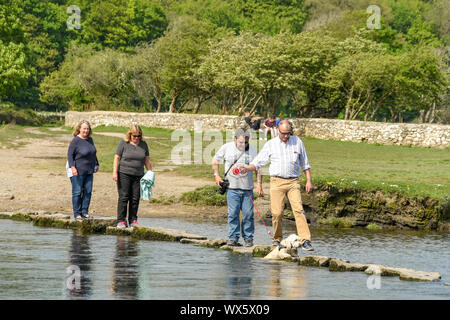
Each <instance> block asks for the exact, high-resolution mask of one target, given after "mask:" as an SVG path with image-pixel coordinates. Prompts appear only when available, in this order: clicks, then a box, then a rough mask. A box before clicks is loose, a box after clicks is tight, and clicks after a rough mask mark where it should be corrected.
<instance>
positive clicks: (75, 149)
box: [67, 120, 99, 220]
mask: <svg viewBox="0 0 450 320" xmlns="http://www.w3.org/2000/svg"><path fill="white" fill-rule="evenodd" d="M72 135H73V136H74V138H73V139H72V141H71V142H70V145H69V150H68V151H67V162H68V168H69V173H70V175H69V176H70V182H71V183H72V206H73V216H74V218H75V220H83V219H85V218H90V216H89V204H90V203H91V195H92V185H93V182H94V173H95V172H97V171H98V167H99V164H98V159H97V149H96V148H95V145H94V140H92V138H91V135H92V129H91V125H90V124H89V122H88V121H86V120H82V121H80V122H79V123H78V124H77V126H76V127H75V129H74V131H73V133H72Z"/></svg>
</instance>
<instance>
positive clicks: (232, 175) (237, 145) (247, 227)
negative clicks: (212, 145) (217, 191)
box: [211, 128, 263, 247]
mask: <svg viewBox="0 0 450 320" xmlns="http://www.w3.org/2000/svg"><path fill="white" fill-rule="evenodd" d="M249 139H250V132H248V131H246V130H245V129H242V128H239V129H237V130H236V132H235V134H234V141H232V142H228V143H226V144H224V145H223V146H222V147H221V148H220V149H219V150H218V151H217V153H216V154H215V155H214V157H213V158H212V162H211V163H212V168H213V170H214V179H215V181H216V184H217V186H219V187H220V186H221V183H223V182H224V181H223V180H224V179H225V178H226V179H227V180H228V181H229V186H228V189H227V191H226V194H227V205H228V242H227V244H228V245H229V246H239V245H240V244H239V237H240V236H241V230H242V237H243V238H244V246H246V247H252V246H253V235H254V232H255V222H254V213H253V203H252V201H253V176H252V174H251V173H250V174H248V173H239V171H238V170H237V171H236V169H238V167H239V165H244V164H247V165H248V164H250V162H251V161H252V160H253V159H254V158H255V157H256V155H257V151H256V149H255V148H254V147H253V146H250V145H249ZM219 161H220V162H221V161H225V174H224V179H222V178H221V177H220V175H219ZM256 180H257V192H258V194H259V195H260V196H262V194H263V193H262V176H261V170H258V171H257V176H256ZM241 210H242V228H241V223H240V219H239V217H240V213H241Z"/></svg>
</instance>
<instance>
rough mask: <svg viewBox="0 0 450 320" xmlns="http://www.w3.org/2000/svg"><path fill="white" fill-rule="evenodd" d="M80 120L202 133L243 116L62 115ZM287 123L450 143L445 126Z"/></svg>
mask: <svg viewBox="0 0 450 320" xmlns="http://www.w3.org/2000/svg"><path fill="white" fill-rule="evenodd" d="M81 120H88V121H89V122H90V123H91V125H92V126H93V127H96V126H99V125H106V126H125V127H128V126H130V125H131V124H132V123H138V124H140V125H141V126H145V127H156V128H167V129H187V130H194V129H195V130H202V131H207V130H234V129H236V128H238V127H242V126H245V125H246V123H245V121H244V117H238V116H223V115H209V114H208V115H207V114H179V113H133V112H109V111H94V112H75V111H68V112H67V113H66V116H65V124H66V126H71V127H73V126H75V125H76V124H77V123H78V122H79V121H81ZM291 121H292V123H293V126H294V133H295V134H296V135H298V136H300V137H305V136H307V137H314V138H318V139H325V140H340V141H352V142H367V143H378V144H384V145H402V146H415V147H433V148H434V147H437V148H447V147H449V143H450V126H449V125H438V124H412V123H383V122H367V121H349V120H333V119H300V118H297V119H291Z"/></svg>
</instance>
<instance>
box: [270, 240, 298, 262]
mask: <svg viewBox="0 0 450 320" xmlns="http://www.w3.org/2000/svg"><path fill="white" fill-rule="evenodd" d="M280 244H281V245H280V246H279V247H278V246H277V247H275V248H274V249H273V250H272V251H271V252H270V253H269V254H268V255H266V256H265V257H264V259H268V260H283V259H286V258H292V257H297V254H298V253H297V249H298V248H299V247H300V246H301V245H302V239H300V237H299V236H298V235H296V234H291V235H290V236H289V237H287V238H286V239H284V240H281V243H280Z"/></svg>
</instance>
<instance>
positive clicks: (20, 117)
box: [0, 103, 44, 126]
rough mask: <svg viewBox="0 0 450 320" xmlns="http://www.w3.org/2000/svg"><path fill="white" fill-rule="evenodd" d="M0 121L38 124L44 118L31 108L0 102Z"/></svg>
mask: <svg viewBox="0 0 450 320" xmlns="http://www.w3.org/2000/svg"><path fill="white" fill-rule="evenodd" d="M0 123H13V124H22V125H32V126H40V125H42V124H43V123H44V118H43V117H42V116H40V115H38V114H37V113H36V112H34V111H33V110H31V109H17V108H16V107H15V106H14V105H13V104H11V103H0Z"/></svg>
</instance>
